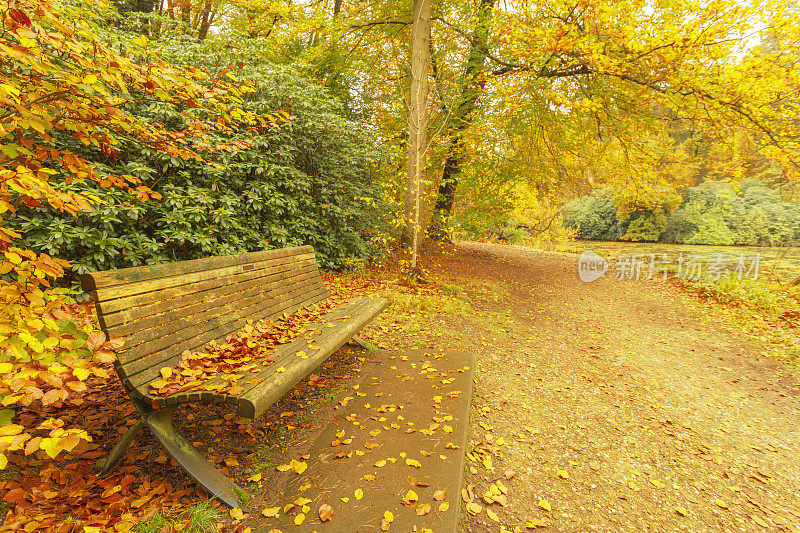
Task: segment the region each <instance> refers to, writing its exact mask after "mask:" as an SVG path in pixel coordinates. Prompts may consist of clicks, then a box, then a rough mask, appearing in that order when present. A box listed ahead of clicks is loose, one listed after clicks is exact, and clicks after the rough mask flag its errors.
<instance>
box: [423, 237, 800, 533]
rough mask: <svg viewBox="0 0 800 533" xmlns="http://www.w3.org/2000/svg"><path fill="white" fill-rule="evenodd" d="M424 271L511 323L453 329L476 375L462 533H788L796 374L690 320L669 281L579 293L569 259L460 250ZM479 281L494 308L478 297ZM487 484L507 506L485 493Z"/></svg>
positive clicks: (795, 524) (493, 249)
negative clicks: (491, 292) (496, 487)
mask: <svg viewBox="0 0 800 533" xmlns="http://www.w3.org/2000/svg"><path fill="white" fill-rule="evenodd" d="M433 271H434V275H435V276H436V278H437V279H440V280H446V281H449V282H450V283H454V284H456V285H459V286H462V287H466V288H467V289H466V290H467V294H468V295H469V296H471V301H472V306H473V308H475V309H476V310H478V312H485V313H493V314H494V315H493V316H497V314H498V313H500V314H501V315H503V314H505V316H506V317H507V318H508V320H507V321H506V322H505V323H504V324H501V326H500V327H499V330H498V328H497V327H495V328H494V330H493V331H490V330H489V329H487V330H485V331H484V330H481V329H480V328H476V327H475V326H474V323H472V325H470V323H468V322H465V321H463V320H461V319H459V318H451V319H450V322H451V324H450V326H451V327H453V328H456V329H461V330H462V331H463V333H464V335H463V340H466V341H469V343H471V344H473V345H474V346H473V347H474V349H475V350H476V352H477V365H478V370H479V371H478V374H477V384H476V391H477V396H476V398H475V401H474V415H473V417H474V420H473V423H472V433H471V444H472V455H471V459H472V460H468V461H467V463H468V467H469V468H470V474H468V475H467V483H468V484H470V485H474V487H475V488H474V489H473V492H474V501H476V502H479V503H480V504H481V505H482V507H483V509H482V512H479V513H478V514H477V515H465V516H463V517H462V519H461V521H460V530H461V531H462V532H466V531H498V530H499V531H504V530H505V529H507V530H511V531H513V530H514V529H515V528H517V527H518V528H520V529H521V530H525V525H526V523H528V521H529V520H531V519H536V520H538V521H541V522H539V523H542V524H546V525H547V529H546V530H555V531H691V532H701V531H800V379H798V372H797V371H796V370H795V369H793V368H791V367H788V366H787V365H785V364H784V363H782V362H779V361H776V360H773V359H768V358H764V357H760V356H759V355H758V354H757V353H756V351H755V350H753V349H752V348H750V347H747V346H746V343H745V342H744V341H743V340H741V339H739V338H737V337H735V336H732V335H730V334H728V333H725V332H723V331H721V330H719V329H717V328H715V327H714V326H711V325H708V324H704V323H703V322H700V321H699V320H697V319H696V318H693V317H692V315H691V313H689V312H688V311H687V310H686V308H685V307H686V306H685V302H686V301H688V299H687V297H685V296H683V295H681V294H680V293H679V291H678V290H677V289H676V288H674V287H672V286H670V285H669V284H663V283H655V282H645V281H639V282H618V281H616V280H613V279H603V280H600V281H596V282H594V283H591V284H587V283H583V282H581V281H580V280H579V279H578V277H577V258H576V256H569V255H561V254H555V253H546V252H535V251H531V250H527V249H524V248H519V247H508V246H493V245H485V244H476V243H462V244H460V245H459V246H458V249H457V253H456V254H449V255H447V254H446V255H443V256H440V257H438V258H437V259H436V260H435V264H434V266H433ZM476 282H477V283H481V282H485V283H489V284H493V286H494V287H495V288H497V289H498V290H499V291H504V292H503V295H502V297H501V298H500V299H499V300H498V301H496V302H495V301H492V300H491V299H486V298H483V299H480V298H477V297H474V295H472V294H471V293H470V289H469V288H468V287H470V286H475V283H476ZM499 438H500V439H502V440H501V441H500V442H498V439H499ZM501 456H502V457H501ZM486 457H488V458H489V459H491V460H493V461H492V463H491V467H490V468H487V466H489V463H485V462H484V461H483V459H485V458H486ZM512 472H513V476H512V475H511V474H512ZM505 474H507V475H509V476H511V477H510V479H506V476H505ZM498 478H499V479H501V480H502V482H503V483H504V484H505V487H507V489H508V490H507V492H508V494H507V503H508V505H507V506H506V507H503V506H501V505H500V504H498V503H494V504H491V505H488V504H486V502H485V500H484V497H483V496H481V495H482V494H483V493H484V492H485V491H487V490H488V489H489V488H490V486H491V483H492V482H493V481H495V480H497V479H498ZM490 501H491V500H490ZM540 503H541V505H540ZM548 504H549V506H550V507H551V508H552V509H551V510H549V511H547V510H544V509H543V507H547V506H548ZM486 509H491V510H492V511H494V512H495V513H496V515H497V517H498V518H499V523H498V522H497V521H495V520H493V519H492V518H491V517H490V516H489V514H488V513H487V512H486ZM530 525H534V524H533V523H532V524H530Z"/></svg>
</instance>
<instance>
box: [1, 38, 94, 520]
mask: <svg viewBox="0 0 800 533" xmlns="http://www.w3.org/2000/svg"><path fill="white" fill-rule="evenodd" d="M19 44H21V45H22V46H24V47H25V48H33V47H34V46H36V45H37V44H38V42H37V41H36V39H29V38H28V37H20V38H19ZM6 255H8V254H6ZM97 530H98V531H99V530H100V528H97Z"/></svg>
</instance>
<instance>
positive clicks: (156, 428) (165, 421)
mask: <svg viewBox="0 0 800 533" xmlns="http://www.w3.org/2000/svg"><path fill="white" fill-rule="evenodd" d="M176 408H177V406H174V405H173V406H168V407H164V408H161V409H158V410H156V411H151V412H149V413H147V414H145V415H144V422H145V423H146V424H147V426H148V427H149V428H150V430H151V431H152V432H153V434H154V435H155V436H156V438H157V439H158V440H159V441H160V442H161V444H162V445H163V446H164V448H166V449H167V451H168V452H169V454H170V455H171V456H172V457H174V458H175V459H176V460H177V461H178V463H180V465H181V466H182V467H183V468H184V469H185V470H186V471H187V472H189V474H191V475H192V477H193V478H195V479H196V480H197V481H198V482H199V483H200V484H201V485H203V487H205V489H206V490H207V491H208V492H209V493H210V494H213V495H214V496H216V497H217V498H219V499H220V500H222V501H223V502H225V503H227V504H228V505H230V506H231V507H240V506H241V501H240V500H241V499H242V498H244V497H246V496H247V493H246V492H244V491H243V490H242V489H241V488H239V486H238V485H236V483H234V482H233V481H231V480H230V479H228V478H227V477H226V476H225V475H224V474H223V473H222V472H220V471H219V470H217V469H216V468H214V465H212V464H211V463H209V462H208V461H207V460H206V459H205V457H203V456H202V455H201V454H200V452H198V451H197V449H196V448H195V447H194V446H192V444H191V443H190V442H189V441H188V440H186V438H185V437H184V436H183V435H181V434H180V432H178V430H176V429H175V426H173V425H172V417H173V415H174V414H175V409H176Z"/></svg>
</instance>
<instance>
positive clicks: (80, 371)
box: [72, 368, 92, 381]
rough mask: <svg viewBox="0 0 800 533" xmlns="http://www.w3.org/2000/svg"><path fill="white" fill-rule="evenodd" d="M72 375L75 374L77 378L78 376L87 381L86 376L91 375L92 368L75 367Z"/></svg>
mask: <svg viewBox="0 0 800 533" xmlns="http://www.w3.org/2000/svg"><path fill="white" fill-rule="evenodd" d="M72 375H73V376H75V377H76V378H78V379H79V380H81V381H86V378H88V377H89V376H91V375H92V372H91V371H90V370H87V369H85V368H73V369H72Z"/></svg>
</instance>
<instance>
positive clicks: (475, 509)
mask: <svg viewBox="0 0 800 533" xmlns="http://www.w3.org/2000/svg"><path fill="white" fill-rule="evenodd" d="M482 510H483V507H481V506H480V505H479V504H477V503H475V502H470V503H468V504H467V511H469V512H470V514H472V515H476V514H478V513H480V512H481V511H482Z"/></svg>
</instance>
